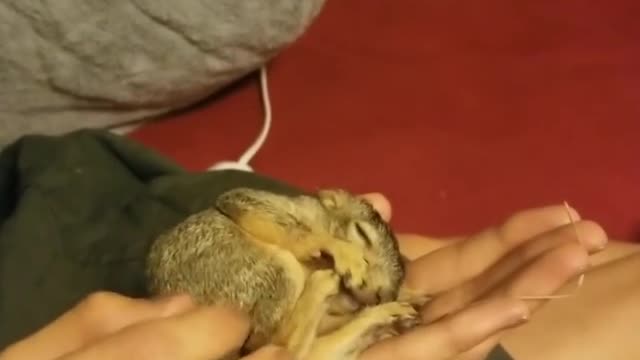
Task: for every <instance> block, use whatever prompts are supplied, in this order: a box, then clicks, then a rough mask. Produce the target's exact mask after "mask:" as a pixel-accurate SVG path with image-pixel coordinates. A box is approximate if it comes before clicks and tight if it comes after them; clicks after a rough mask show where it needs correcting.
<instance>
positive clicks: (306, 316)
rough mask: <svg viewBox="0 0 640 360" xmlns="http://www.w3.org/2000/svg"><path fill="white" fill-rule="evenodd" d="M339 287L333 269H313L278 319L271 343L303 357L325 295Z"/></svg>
mask: <svg viewBox="0 0 640 360" xmlns="http://www.w3.org/2000/svg"><path fill="white" fill-rule="evenodd" d="M339 291H340V276H339V275H338V274H337V273H335V272H334V271H333V270H318V271H315V272H313V273H312V274H311V275H310V276H309V279H308V280H307V284H306V286H305V289H304V290H303V292H302V294H301V295H300V298H299V299H298V302H297V303H296V305H295V307H294V309H293V311H292V312H291V313H290V314H289V316H287V317H286V318H285V319H284V321H283V322H282V326H281V327H280V328H279V329H278V332H277V333H276V335H275V337H274V340H273V343H275V344H277V345H281V346H285V347H286V348H287V349H288V350H289V351H290V352H291V353H293V354H294V356H295V357H296V358H297V359H306V358H307V353H308V352H309V350H310V349H311V346H312V345H313V342H314V341H315V340H316V337H317V333H318V328H319V326H320V323H321V320H322V319H323V317H324V316H325V315H326V314H327V310H328V308H329V299H330V298H331V297H332V296H334V295H336V294H338V292H339Z"/></svg>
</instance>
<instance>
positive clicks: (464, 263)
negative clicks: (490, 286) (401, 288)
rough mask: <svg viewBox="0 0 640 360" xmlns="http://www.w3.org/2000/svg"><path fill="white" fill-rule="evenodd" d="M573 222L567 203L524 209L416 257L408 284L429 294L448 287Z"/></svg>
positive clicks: (407, 278) (410, 269) (410, 267)
mask: <svg viewBox="0 0 640 360" xmlns="http://www.w3.org/2000/svg"><path fill="white" fill-rule="evenodd" d="M572 212H574V210H572ZM572 216H573V217H574V219H577V218H578V215H577V214H573V215H572ZM570 223H571V219H569V217H568V215H567V210H566V208H565V207H564V206H552V207H547V208H541V209H534V210H527V211H523V212H520V213H518V214H516V215H514V216H512V217H511V218H510V219H508V220H507V221H506V222H505V223H504V224H503V225H502V226H500V227H495V228H490V229H487V230H485V231H483V232H481V233H479V234H477V235H475V236H472V237H470V238H468V239H467V240H465V241H459V242H456V243H454V244H453V245H451V246H446V247H443V248H440V249H438V250H435V251H433V252H431V253H429V254H427V255H425V256H423V257H421V258H419V259H416V260H415V261H414V262H412V263H411V264H410V265H409V267H408V268H407V277H406V283H407V287H409V288H412V289H415V290H416V291H419V292H422V293H425V294H429V295H433V294H436V293H440V292H442V291H445V290H448V289H449V288H451V287H453V286H457V285H458V284H460V283H463V282H465V281H467V280H469V279H471V278H473V277H475V276H477V275H478V274H480V273H482V272H483V271H485V270H486V269H487V268H489V267H490V266H491V265H493V264H494V263H495V262H496V261H498V260H499V259H501V258H502V257H503V256H504V255H505V254H506V253H508V252H510V251H511V250H513V249H514V248H516V247H517V246H519V245H521V244H522V243H523V242H525V241H526V240H528V239H531V238H533V237H535V236H536V235H538V234H540V233H544V232H547V231H549V230H551V229H554V228H556V227H559V226H562V225H567V224H570ZM478 254H481V256H478ZM433 274H438V276H433Z"/></svg>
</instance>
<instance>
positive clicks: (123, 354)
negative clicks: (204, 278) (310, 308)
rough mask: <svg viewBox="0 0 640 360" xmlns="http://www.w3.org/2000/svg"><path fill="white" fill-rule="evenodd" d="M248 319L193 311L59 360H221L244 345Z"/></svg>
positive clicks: (215, 311)
mask: <svg viewBox="0 0 640 360" xmlns="http://www.w3.org/2000/svg"><path fill="white" fill-rule="evenodd" d="M248 332H249V322H248V319H247V317H246V316H245V315H244V314H242V313H240V312H237V311H234V310H231V309H228V308H222V307H207V308H198V309H195V310H190V311H187V312H185V313H181V314H178V315H175V316H172V317H169V318H164V319H157V320H151V321H147V322H144V323H140V324H136V325H132V326H130V327H127V328H125V329H123V330H121V331H119V332H117V333H115V334H113V335H110V336H107V337H105V338H103V339H101V340H99V341H98V342H95V343H93V344H92V345H91V346H88V347H86V348H84V349H81V350H79V351H77V352H74V353H73V354H70V355H68V356H65V357H63V358H61V359H59V360H89V359H91V360H107V359H136V360H175V359H181V360H196V359H197V360H200V359H220V358H223V357H224V356H227V355H229V354H232V353H234V352H236V351H238V349H240V347H241V346H242V344H243V343H244V341H245V339H246V337H247V335H248Z"/></svg>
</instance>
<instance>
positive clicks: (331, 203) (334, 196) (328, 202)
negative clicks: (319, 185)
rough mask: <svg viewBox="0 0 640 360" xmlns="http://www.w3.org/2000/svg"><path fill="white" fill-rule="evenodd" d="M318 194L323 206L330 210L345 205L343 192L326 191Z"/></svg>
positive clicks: (320, 191)
mask: <svg viewBox="0 0 640 360" xmlns="http://www.w3.org/2000/svg"><path fill="white" fill-rule="evenodd" d="M317 194H318V198H319V199H320V202H321V203H322V205H324V206H325V207H327V208H329V209H335V208H338V207H340V206H342V205H343V203H344V193H343V191H342V190H335V189H324V190H318V192H317Z"/></svg>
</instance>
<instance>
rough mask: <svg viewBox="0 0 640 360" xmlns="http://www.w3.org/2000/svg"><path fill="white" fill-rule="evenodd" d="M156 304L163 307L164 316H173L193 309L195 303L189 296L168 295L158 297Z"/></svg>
mask: <svg viewBox="0 0 640 360" xmlns="http://www.w3.org/2000/svg"><path fill="white" fill-rule="evenodd" d="M155 300H156V302H157V303H158V304H159V305H160V306H162V308H163V309H164V310H163V312H162V313H163V315H164V316H172V315H176V314H178V313H181V312H183V311H185V310H187V309H190V308H191V307H193V305H194V303H193V301H192V299H191V297H190V296H188V295H183V294H179V295H167V296H162V297H158V298H156V299H155Z"/></svg>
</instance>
